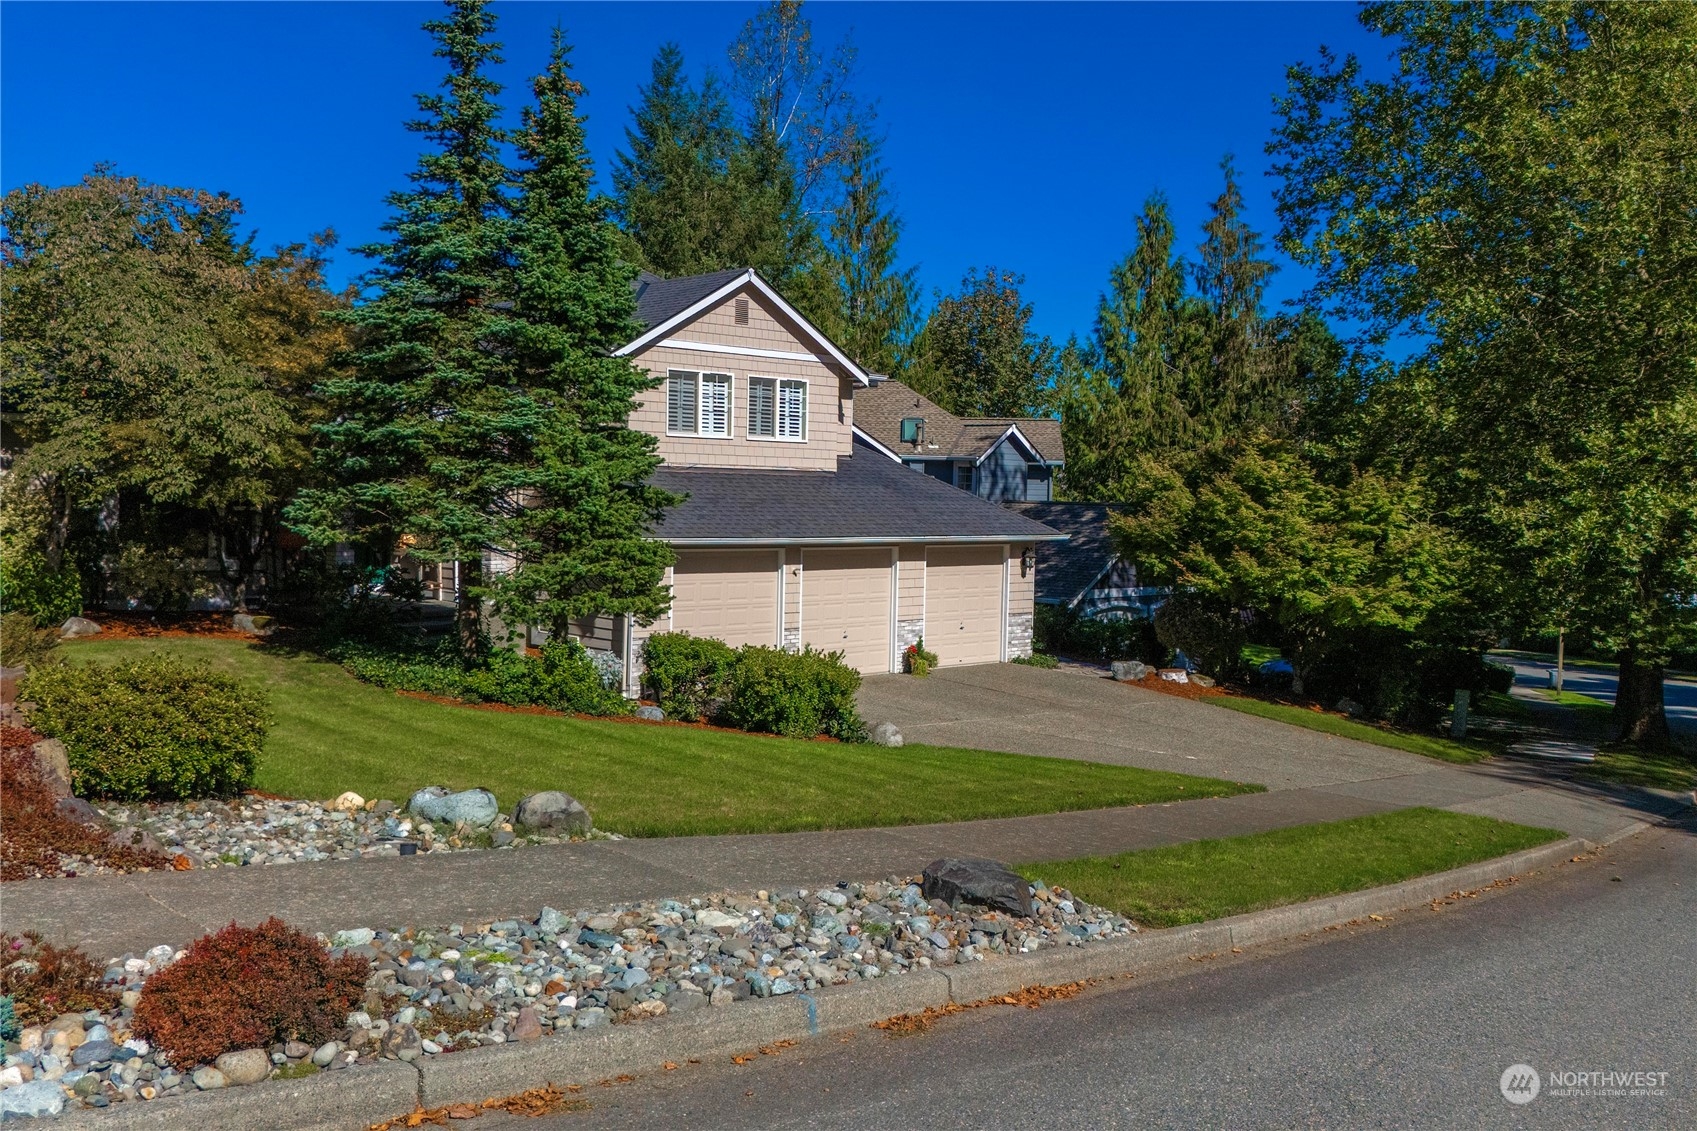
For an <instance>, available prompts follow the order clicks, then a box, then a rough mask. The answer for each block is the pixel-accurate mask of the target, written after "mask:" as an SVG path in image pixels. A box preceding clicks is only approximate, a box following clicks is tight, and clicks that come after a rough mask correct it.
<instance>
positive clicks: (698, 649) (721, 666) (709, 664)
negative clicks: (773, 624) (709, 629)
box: [642, 632, 737, 723]
mask: <svg viewBox="0 0 1697 1131" xmlns="http://www.w3.org/2000/svg"><path fill="white" fill-rule="evenodd" d="M642 657H643V664H644V666H645V671H644V673H643V677H642V678H643V684H644V686H646V687H647V688H648V690H649V694H651V695H653V696H654V701H655V702H656V703H658V704H659V706H660V709H661V710H662V711H664V712H666V717H667V718H669V719H678V720H680V721H682V722H686V723H693V722H698V721H699V720H701V719H705V718H709V717H711V716H712V715H713V714H714V713H715V712H716V711H717V710H718V707H719V703H720V701H721V700H723V699H724V697H725V681H726V680H727V679H728V678H729V677H730V673H731V666H732V665H733V664H734V663H735V662H736V657H737V653H736V650H735V649H734V648H732V647H731V646H730V645H729V644H726V643H725V642H724V641H723V640H715V639H713V638H712V637H710V636H691V635H690V634H689V633H687V632H656V633H655V634H654V635H653V636H650V637H649V638H648V639H647V640H645V641H644V642H643V645H642Z"/></svg>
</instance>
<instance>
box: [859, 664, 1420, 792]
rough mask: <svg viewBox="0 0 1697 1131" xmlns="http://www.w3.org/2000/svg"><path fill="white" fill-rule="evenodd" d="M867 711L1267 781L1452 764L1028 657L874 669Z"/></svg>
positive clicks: (1006, 739)
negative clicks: (898, 671) (922, 672)
mask: <svg viewBox="0 0 1697 1131" xmlns="http://www.w3.org/2000/svg"><path fill="white" fill-rule="evenodd" d="M860 710H861V715H862V716H863V717H864V718H865V719H866V721H867V722H868V723H879V722H884V721H886V720H887V721H889V722H892V723H895V724H896V726H897V728H899V729H900V730H901V732H902V736H903V738H904V739H905V740H906V741H908V742H925V743H931V744H934V745H938V746H965V747H970V748H973V749H978V750H1004V751H1007V752H1009V753H1014V754H1041V755H1047V756H1050V757H1056V758H1081V759H1084V760H1086V761H1092V762H1112V763H1115V764H1117V765H1125V766H1142V767H1144V768H1146V769H1153V770H1175V771H1178V772H1180V773H1187V774H1201V775H1203V776H1205V777H1217V778H1227V779H1230V780H1232V781H1247V782H1258V783H1260V784H1262V785H1265V786H1266V787H1267V788H1269V789H1303V788H1307V787H1310V786H1325V785H1336V784H1340V783H1346V782H1364V781H1373V780H1377V779H1380V778H1391V777H1404V776H1407V775H1415V774H1430V773H1433V772H1435V771H1440V770H1443V769H1446V767H1445V766H1444V764H1443V763H1440V762H1434V761H1432V760H1431V759H1429V758H1422V757H1420V756H1419V755H1417V754H1405V753H1403V752H1402V751H1400V750H1390V749H1387V748H1385V747H1382V746H1372V745H1369V744H1367V743H1362V742H1354V741H1352V740H1350V739H1347V738H1336V737H1333V736H1331V735H1326V734H1321V733H1319V732H1318V731H1310V730H1303V729H1301V728H1300V727H1293V726H1287V725H1285V724H1284V723H1277V722H1273V721H1271V720H1268V719H1259V718H1256V717H1254V716H1253V715H1244V714H1240V713H1238V712H1236V711H1227V710H1224V709H1222V708H1219V707H1214V706H1210V705H1209V704H1206V703H1196V702H1192V701H1190V700H1185V699H1179V698H1177V697H1175V696H1171V695H1162V694H1160V693H1159V692H1154V691H1145V690H1143V689H1142V688H1138V687H1128V686H1126V685H1125V684H1121V683H1115V682H1114V681H1112V680H1110V679H1108V678H1106V676H1105V675H1103V673H1101V672H1100V671H1097V670H1094V669H1086V668H1078V667H1062V668H1057V669H1053V670H1048V671H1045V670H1044V669H1041V668H1030V667H1025V666H1024V665H1021V664H986V665H982V666H976V667H962V668H943V669H940V670H938V671H934V672H932V673H931V674H930V675H929V676H927V677H926V678H924V679H914V678H913V677H912V676H906V675H874V676H868V677H866V680H865V682H864V683H863V684H862V685H861V690H860Z"/></svg>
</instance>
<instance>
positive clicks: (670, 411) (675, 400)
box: [666, 372, 696, 432]
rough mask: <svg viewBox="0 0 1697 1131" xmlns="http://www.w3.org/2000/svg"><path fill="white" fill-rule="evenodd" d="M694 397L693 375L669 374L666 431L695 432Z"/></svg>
mask: <svg viewBox="0 0 1697 1131" xmlns="http://www.w3.org/2000/svg"><path fill="white" fill-rule="evenodd" d="M695 396H696V394H695V374H693V373H677V372H674V373H672V374H671V377H670V379H669V380H668V381H667V383H666V431H668V432H694V431H695V421H696V415H695V410H696V399H695Z"/></svg>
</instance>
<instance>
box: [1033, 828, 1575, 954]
mask: <svg viewBox="0 0 1697 1131" xmlns="http://www.w3.org/2000/svg"><path fill="white" fill-rule="evenodd" d="M1563 835H1565V834H1563V833H1560V832H1557V831H1556V830H1554V829H1536V828H1530V827H1528V826H1526V825H1516V824H1510V823H1509V822H1507V821H1497V820H1492V819H1491V818H1489V817H1475V816H1471V815H1469V814H1465V813H1451V812H1447V811H1444V810H1440V809H1401V810H1398V811H1396V812H1394V813H1381V814H1376V815H1374V816H1371V817H1356V818H1354V819H1353V820H1348V821H1333V822H1329V823H1327V824H1320V825H1299V826H1297V827H1295V828H1289V829H1278V830H1275V831H1273V832H1268V833H1256V834H1254V835H1252V836H1237V837H1229V838H1227V839H1224V840H1203V841H1196V842H1193V843H1191V844H1178V845H1173V846H1171V847H1167V848H1151V849H1145V850H1143V851H1141V852H1126V853H1121V854H1120V855H1118V856H1095V857H1085V858H1083V859H1079V860H1064V861H1061V862H1059V863H1049V864H1030V865H1027V866H1025V867H1023V868H1021V869H1020V871H1021V872H1022V873H1024V874H1025V875H1026V876H1029V877H1031V878H1033V879H1036V878H1041V879H1042V880H1043V881H1044V882H1045V883H1048V884H1050V885H1051V886H1059V887H1064V888H1066V889H1067V890H1069V891H1071V892H1072V893H1073V894H1074V895H1077V896H1079V897H1080V898H1082V899H1086V900H1089V901H1090V902H1091V903H1098V904H1101V905H1103V906H1105V907H1110V908H1112V909H1113V910H1115V911H1117V912H1119V913H1120V914H1121V915H1124V916H1126V917H1127V918H1129V919H1131V920H1133V921H1134V922H1137V923H1141V924H1144V925H1146V926H1152V927H1176V926H1179V925H1181V924H1184V923H1200V922H1203V921H1205V920H1208V919H1218V918H1221V917H1223V916H1226V915H1239V914H1242V913H1243V912H1246V911H1256V910H1260V909H1261V908H1264V907H1277V906H1280V905H1281V904H1286V903H1297V902H1300V901H1302V900H1305V899H1317V898H1319V897H1321V896H1327V895H1337V894H1340V893H1342V892H1348V891H1359V890H1361V889H1362V888H1371V887H1379V886H1380V885H1382V884H1394V883H1398V882H1400V881H1402V880H1407V879H1412V878H1413V877H1415V876H1424V875H1429V874H1430V873H1433V872H1443V871H1447V870H1448V869H1450V868H1459V867H1461V866H1462V865H1464V864H1471V863H1474V862H1475V861H1479V860H1488V859H1490V858H1491V857H1494V856H1502V855H1505V854H1506V853H1510V852H1518V851H1520V850H1521V849H1524V848H1531V847H1533V846H1535V845H1539V844H1544V843H1547V842H1549V841H1552V840H1559V839H1560V838H1561V837H1562V836H1563Z"/></svg>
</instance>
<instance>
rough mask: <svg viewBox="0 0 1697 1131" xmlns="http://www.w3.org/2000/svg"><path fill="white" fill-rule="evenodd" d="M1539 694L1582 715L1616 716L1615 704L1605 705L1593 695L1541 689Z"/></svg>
mask: <svg viewBox="0 0 1697 1131" xmlns="http://www.w3.org/2000/svg"><path fill="white" fill-rule="evenodd" d="M1537 690H1538V694H1539V695H1541V696H1543V697H1544V698H1545V699H1548V700H1549V701H1550V702H1552V703H1556V704H1559V705H1560V706H1563V707H1572V708H1573V709H1574V710H1576V711H1578V712H1579V713H1580V714H1582V715H1589V716H1592V717H1594V718H1607V717H1608V716H1610V715H1612V714H1614V709H1615V708H1614V704H1613V703H1605V702H1603V700H1601V699H1598V698H1596V697H1595V696H1592V695H1581V694H1580V693H1579V692H1577V691H1557V690H1555V689H1554V688H1549V687H1540V688H1538V689H1537Z"/></svg>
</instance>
